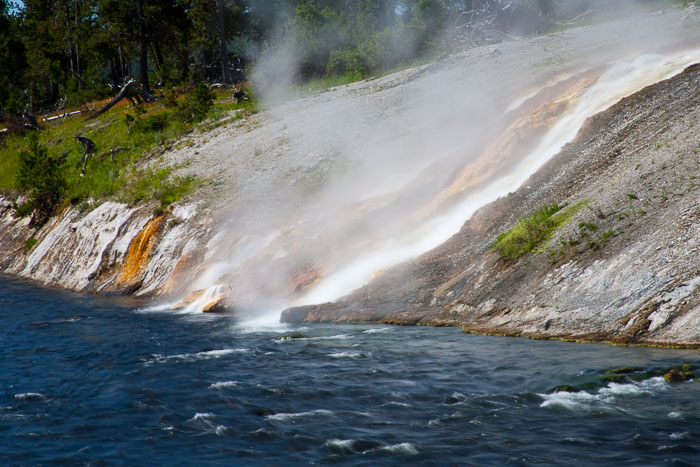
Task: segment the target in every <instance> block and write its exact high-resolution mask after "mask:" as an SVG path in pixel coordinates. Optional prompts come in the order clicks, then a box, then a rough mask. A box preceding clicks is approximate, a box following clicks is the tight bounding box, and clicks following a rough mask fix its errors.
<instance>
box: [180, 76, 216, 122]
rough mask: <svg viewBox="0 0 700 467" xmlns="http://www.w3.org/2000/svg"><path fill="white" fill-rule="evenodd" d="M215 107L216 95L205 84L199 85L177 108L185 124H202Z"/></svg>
mask: <svg viewBox="0 0 700 467" xmlns="http://www.w3.org/2000/svg"><path fill="white" fill-rule="evenodd" d="M212 105H214V94H213V93H212V92H211V91H210V90H209V86H207V85H206V84H205V83H199V84H198V85H197V86H196V87H195V88H194V89H193V90H192V91H191V92H190V93H189V94H188V95H187V97H185V99H184V100H183V101H182V102H181V103H180V104H178V106H177V115H178V117H179V118H180V120H182V121H183V122H185V123H195V122H201V121H202V120H204V118H205V117H206V116H207V113H208V112H209V110H210V109H211V107H212Z"/></svg>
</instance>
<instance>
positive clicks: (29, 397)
mask: <svg viewBox="0 0 700 467" xmlns="http://www.w3.org/2000/svg"><path fill="white" fill-rule="evenodd" d="M15 399H16V400H20V401H38V400H45V399H46V396H44V395H43V394H41V393H38V392H22V393H19V394H15Z"/></svg>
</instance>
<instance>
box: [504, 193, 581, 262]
mask: <svg viewBox="0 0 700 467" xmlns="http://www.w3.org/2000/svg"><path fill="white" fill-rule="evenodd" d="M586 204H587V202H586V201H583V202H581V203H577V204H575V205H573V206H570V207H568V208H566V205H565V204H564V205H560V204H556V203H554V204H552V205H550V206H543V207H541V208H539V209H537V210H536V211H535V212H534V213H533V214H532V215H530V216H529V217H527V218H521V219H520V220H519V221H518V223H517V224H515V226H513V228H511V229H510V230H508V231H507V232H504V233H502V234H501V235H499V236H498V238H497V239H496V243H495V244H494V246H493V250H494V251H496V252H498V254H499V255H500V256H501V258H503V259H507V260H514V259H517V258H520V257H521V256H522V255H524V254H526V253H529V252H531V251H533V250H536V249H540V248H541V247H543V246H544V245H545V244H546V243H547V242H548V241H549V239H550V238H551V237H552V235H553V234H554V232H555V231H556V230H557V229H558V228H559V227H561V226H563V225H566V224H567V223H568V222H569V221H570V220H571V217H572V216H573V215H574V214H576V213H577V212H578V211H579V210H581V208H583V207H584V206H585V205H586ZM564 208H566V209H564Z"/></svg>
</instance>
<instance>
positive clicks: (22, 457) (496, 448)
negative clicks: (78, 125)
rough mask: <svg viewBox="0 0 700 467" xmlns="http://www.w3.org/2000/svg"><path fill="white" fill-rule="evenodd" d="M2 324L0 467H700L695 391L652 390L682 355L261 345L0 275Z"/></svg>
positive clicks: (187, 318) (197, 319) (369, 328)
mask: <svg viewBox="0 0 700 467" xmlns="http://www.w3.org/2000/svg"><path fill="white" fill-rule="evenodd" d="M0 326H1V328H2V330H1V331H0V352H1V356H0V362H1V363H0V384H1V389H0V464H1V465H57V464H58V465H298V464H340V465H405V464H409V465H474V466H485V465H533V466H534V465H561V466H571V465H634V466H640V465H644V466H650V465H677V466H685V465H688V466H697V465H700V383H698V382H685V383H678V384H669V383H666V382H665V381H664V379H663V378H662V377H660V376H658V374H659V373H661V372H663V371H664V370H665V369H668V368H670V367H675V366H679V365H683V364H690V365H693V366H694V367H695V370H696V372H697V368H698V367H699V366H700V352H698V351H694V350H669V349H650V348H622V347H612V346H608V345H603V344H574V343H563V342H556V341H533V340H527V339H515V338H498V337H482V336H472V335H467V334H464V333H462V332H461V331H460V330H459V329H455V328H423V327H389V326H379V325H377V326H375V325H363V326H361V325H357V326H349V325H347V326H346V325H343V326H306V327H287V328H283V327H280V328H279V329H268V330H259V329H258V330H256V329H250V328H247V327H246V326H245V323H237V322H236V321H234V320H232V319H231V318H225V317H208V316H204V315H198V316H194V315H176V314H172V313H166V312H148V311H144V310H143V309H142V304H139V303H138V302H135V301H133V300H130V299H123V298H108V297H94V296H83V295H78V294H73V293H69V292H66V291H61V290H54V289H48V288H40V287H37V286H35V285H32V284H28V283H25V282H20V281H17V280H13V279H8V278H2V277H0ZM621 367H630V368H634V369H633V370H629V372H628V373H626V374H622V375H621V376H615V375H614V374H612V373H610V370H611V369H616V368H621ZM606 375H607V376H606ZM607 377H612V378H618V379H619V380H618V381H617V382H609V381H608V380H606V378H607ZM559 385H569V386H575V387H577V388H580V389H583V390H582V391H580V392H554V393H551V390H552V389H553V388H554V387H556V386H559Z"/></svg>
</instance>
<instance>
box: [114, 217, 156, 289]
mask: <svg viewBox="0 0 700 467" xmlns="http://www.w3.org/2000/svg"><path fill="white" fill-rule="evenodd" d="M162 224H163V216H159V217H156V218H155V219H151V220H150V221H149V222H148V224H146V226H145V227H144V228H143V230H142V231H141V232H139V234H138V235H137V236H136V237H134V239H133V240H132V241H131V245H129V251H128V252H127V254H126V259H125V260H124V266H123V267H122V272H121V274H119V277H118V278H117V284H118V285H127V284H130V283H132V282H133V281H134V280H137V279H138V278H139V276H140V274H141V271H142V270H143V269H144V266H145V265H146V263H147V262H148V258H149V257H150V255H151V251H152V250H153V247H154V246H155V243H156V237H157V234H158V231H159V230H160V226H161V225H162Z"/></svg>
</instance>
